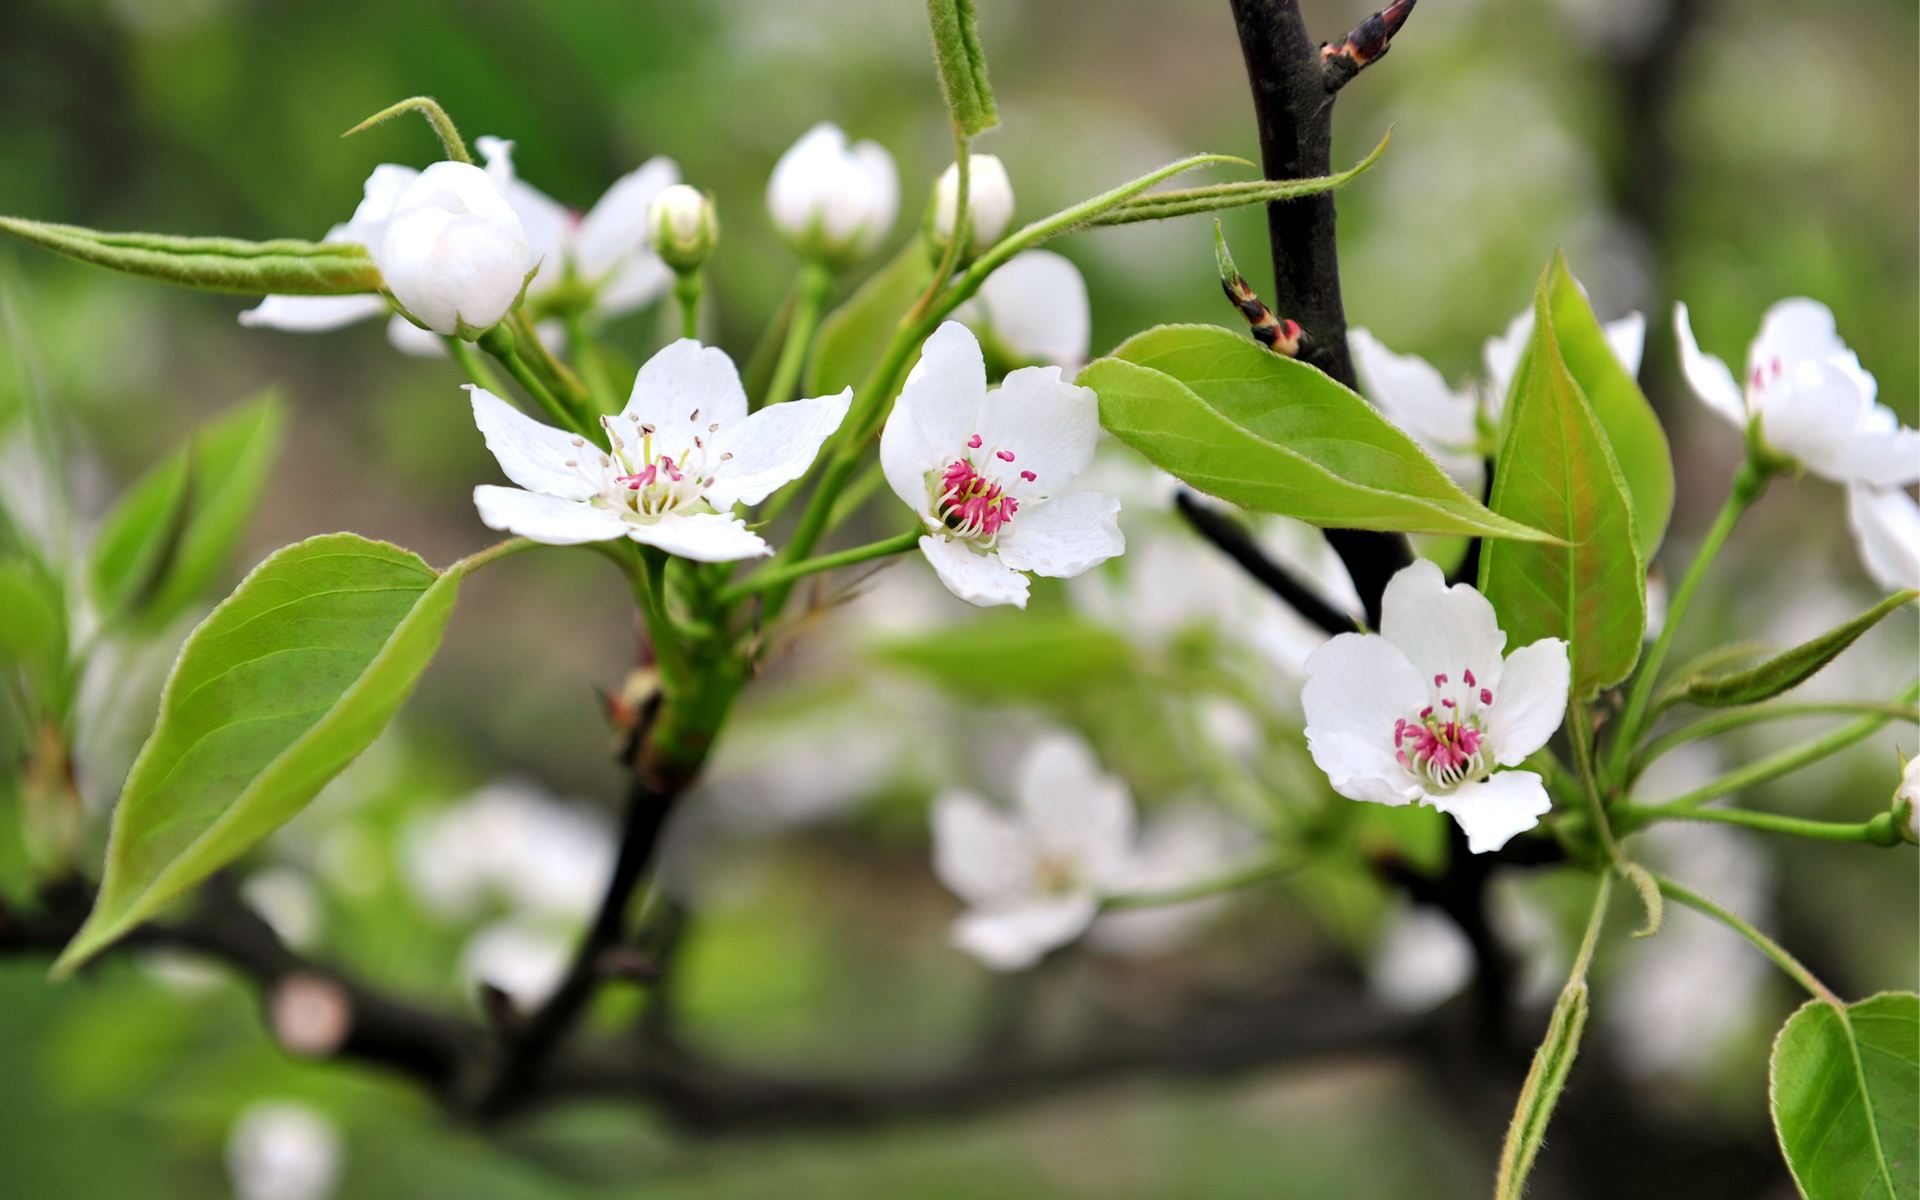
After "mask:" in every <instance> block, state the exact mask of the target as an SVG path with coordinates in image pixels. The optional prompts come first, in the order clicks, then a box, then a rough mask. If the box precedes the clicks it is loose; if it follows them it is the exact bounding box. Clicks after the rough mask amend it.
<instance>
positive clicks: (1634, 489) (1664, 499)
mask: <svg viewBox="0 0 1920 1200" xmlns="http://www.w3.org/2000/svg"><path fill="white" fill-rule="evenodd" d="M1547 310H1548V311H1549V312H1551V313H1552V314H1553V336H1554V338H1555V340H1556V341H1557V342H1558V343H1559V346H1560V355H1561V357H1562V358H1563V359H1564V360H1565V361H1566V365H1567V371H1568V373H1570V374H1571V375H1572V376H1573V381H1574V382H1575V383H1577V384H1579V385H1580V393H1581V395H1583V396H1585V397H1586V398H1587V403H1588V405H1590V406H1591V407H1592V409H1593V416H1594V419H1595V420H1596V421H1598V422H1599V424H1600V429H1601V431H1602V432H1604V433H1605V434H1606V436H1607V444H1608V445H1609V446H1610V447H1612V449H1613V459H1614V461H1615V462H1616V463H1618V464H1619V465H1620V476H1621V479H1622V480H1623V481H1624V482H1625V484H1626V488H1627V499H1628V501H1629V502H1630V503H1631V504H1632V506H1633V544H1634V546H1635V547H1637V548H1638V550H1639V553H1640V561H1641V562H1643V563H1650V562H1652V561H1653V555H1654V552H1655V551H1656V550H1658V549H1659V548H1660V542H1661V539H1662V538H1664V537H1665V536H1666V532H1667V520H1668V518H1670V517H1671V516H1672V515H1673V455H1672V453H1671V452H1670V451H1669V450H1668V448H1667V434H1666V431H1665V430H1663V429H1662V428H1661V427H1660V418H1659V417H1657V416H1655V415H1654V412H1653V406H1652V405H1651V404H1648V403H1647V397H1646V394H1645V393H1644V392H1642V391H1641V390H1640V384H1639V383H1638V382H1637V381H1636V380H1635V379H1634V377H1633V376H1632V375H1630V374H1628V373H1627V369H1626V368H1625V367H1624V366H1622V365H1621V364H1620V360H1619V359H1618V358H1616V357H1615V356H1614V353H1613V348H1612V347H1611V346H1610V345H1608V344H1607V335H1606V331H1605V330H1603V329H1602V328H1601V326H1600V321H1599V318H1597V317H1595V316H1594V315H1593V308H1592V306H1590V305H1589V304H1588V303H1587V298H1586V296H1585V295H1584V294H1583V293H1582V292H1581V291H1580V285H1579V284H1578V283H1576V282H1575V281H1574V278H1573V275H1572V273H1571V272H1569V271H1568V270H1567V260H1566V256H1565V255H1562V254H1556V255H1555V256H1554V259H1553V266H1552V267H1551V268H1550V269H1549V274H1548V278H1547Z"/></svg>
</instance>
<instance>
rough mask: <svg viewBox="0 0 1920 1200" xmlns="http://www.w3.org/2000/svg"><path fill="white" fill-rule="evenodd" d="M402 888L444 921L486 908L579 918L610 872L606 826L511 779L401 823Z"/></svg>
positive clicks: (588, 910) (610, 850)
mask: <svg viewBox="0 0 1920 1200" xmlns="http://www.w3.org/2000/svg"><path fill="white" fill-rule="evenodd" d="M400 848H401V855H400V861H401V864H402V866H403V868H404V870H403V872H402V875H403V878H404V879H405V880H406V882H407V885H408V888H409V890H411V891H412V892H413V893H414V894H415V895H417V896H418V897H419V898H420V899H421V901H422V902H423V903H425V905H426V906H427V907H428V908H429V909H430V910H432V911H433V912H434V913H437V914H439V915H440V916H442V917H446V918H448V919H455V920H458V919H467V918H472V917H474V916H477V915H479V914H480V913H482V912H483V911H485V910H486V908H487V907H488V906H489V905H499V906H503V907H506V908H508V909H511V910H512V911H514V912H517V913H525V914H533V915H538V916H550V917H561V918H575V919H585V918H586V917H587V916H588V915H590V914H591V913H592V912H593V909H594V905H595V904H596V903H597V902H598V901H599V899H600V895H601V893H602V892H603V891H604V890H605V889H606V883H607V880H608V878H609V877H611V876H612V874H613V858H614V836H613V830H612V829H611V828H610V827H609V825H608V824H607V822H606V821H605V820H604V819H602V818H601V817H600V816H599V815H598V814H597V813H595V812H593V811H592V810H590V809H587V808H585V807H583V806H580V805H575V804H567V803H563V802H561V801H559V800H557V799H555V798H554V797H553V796H551V795H549V794H548V793H547V792H546V791H544V790H543V789H541V788H538V787H535V786H533V785H532V784H530V783H526V782H523V781H520V780H516V779H503V780H500V781H498V782H495V783H491V784H489V785H487V786H486V787H483V788H481V789H480V790H479V791H477V792H475V793H473V794H472V795H471V796H468V797H467V798H465V799H464V800H461V801H459V802H458V803H456V804H453V805H450V806H448V807H446V808H443V809H440V810H438V811H435V812H433V813H429V814H422V815H419V816H417V817H415V818H414V819H413V820H412V821H411V822H409V823H408V825H407V827H406V830H405V832H404V835H403V837H402V841H401V847H400Z"/></svg>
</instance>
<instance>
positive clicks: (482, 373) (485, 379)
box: [444, 337, 507, 398]
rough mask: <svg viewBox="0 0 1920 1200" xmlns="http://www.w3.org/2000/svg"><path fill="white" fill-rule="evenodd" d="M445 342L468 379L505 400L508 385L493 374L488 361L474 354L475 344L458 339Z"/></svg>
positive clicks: (454, 338) (447, 339) (453, 338)
mask: <svg viewBox="0 0 1920 1200" xmlns="http://www.w3.org/2000/svg"><path fill="white" fill-rule="evenodd" d="M444 340H445V342H446V343H447V353H448V354H450V355H452V356H453V361H454V362H456V363H458V364H459V366H460V369H461V370H462V371H465V372H466V373H467V378H468V379H471V380H472V381H473V382H475V383H477V384H479V385H480V386H481V387H483V388H485V389H487V390H488V391H489V392H492V393H493V394H494V395H496V396H502V397H503V398H504V395H503V393H505V392H506V390H507V385H506V384H505V383H503V382H501V379H500V377H499V376H498V375H495V374H494V373H493V368H492V367H490V366H488V365H487V360H486V359H484V358H481V357H480V356H479V355H478V354H475V353H474V352H473V343H471V342H466V341H462V340H461V339H459V338H457V337H450V338H446V339H444Z"/></svg>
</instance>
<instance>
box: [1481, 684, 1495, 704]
mask: <svg viewBox="0 0 1920 1200" xmlns="http://www.w3.org/2000/svg"><path fill="white" fill-rule="evenodd" d="M1480 703H1482V704H1492V703H1493V689H1492V688H1481V689H1480Z"/></svg>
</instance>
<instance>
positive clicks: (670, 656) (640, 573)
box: [627, 543, 692, 696]
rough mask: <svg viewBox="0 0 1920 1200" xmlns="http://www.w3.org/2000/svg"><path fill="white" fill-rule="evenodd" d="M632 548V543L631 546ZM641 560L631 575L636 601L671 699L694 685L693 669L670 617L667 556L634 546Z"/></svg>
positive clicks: (629, 579)
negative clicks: (668, 611) (692, 680)
mask: <svg viewBox="0 0 1920 1200" xmlns="http://www.w3.org/2000/svg"><path fill="white" fill-rule="evenodd" d="M628 544H629V545H632V543H628ZM634 551H635V553H636V554H637V555H638V557H639V560H640V566H639V569H638V570H629V571H628V572H627V581H628V583H629V584H631V585H632V587H633V600H634V603H635V604H636V605H638V606H639V609H640V616H641V618H642V619H643V620H644V621H646V623H647V640H648V641H649V642H651V643H652V644H653V655H654V658H655V659H657V660H658V661H659V664H660V678H661V682H662V683H663V684H664V685H665V688H666V691H667V694H668V695H669V696H672V695H677V694H679V693H681V692H683V691H685V690H686V689H687V688H688V687H689V686H690V681H691V679H692V672H691V668H690V666H689V664H688V662H687V655H686V648H685V647H684V646H682V645H681V644H680V634H679V631H678V630H676V629H675V628H674V625H673V618H672V617H670V616H668V615H667V587H666V579H667V556H666V555H665V554H663V553H661V552H659V551H656V550H653V549H649V548H641V547H634Z"/></svg>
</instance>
